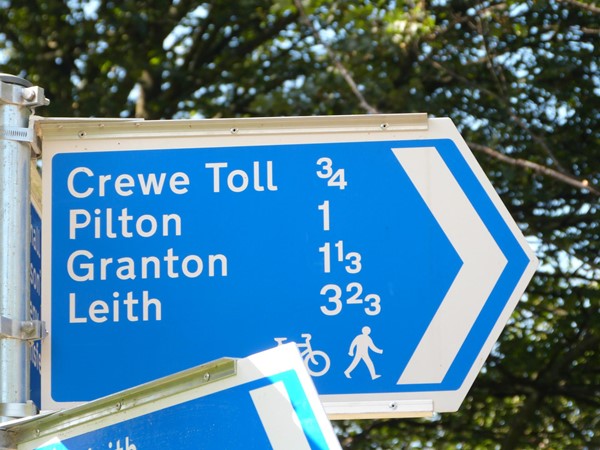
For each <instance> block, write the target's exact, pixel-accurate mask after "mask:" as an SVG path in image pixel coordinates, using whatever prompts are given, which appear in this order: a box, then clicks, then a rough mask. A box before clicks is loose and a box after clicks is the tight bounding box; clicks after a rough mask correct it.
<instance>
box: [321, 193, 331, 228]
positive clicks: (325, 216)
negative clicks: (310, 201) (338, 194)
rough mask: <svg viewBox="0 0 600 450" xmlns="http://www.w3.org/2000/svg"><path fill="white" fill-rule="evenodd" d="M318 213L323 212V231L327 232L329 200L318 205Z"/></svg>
mask: <svg viewBox="0 0 600 450" xmlns="http://www.w3.org/2000/svg"><path fill="white" fill-rule="evenodd" d="M319 211H323V231H329V200H325V201H324V202H323V203H322V204H321V205H319Z"/></svg>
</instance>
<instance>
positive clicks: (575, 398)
mask: <svg viewBox="0 0 600 450" xmlns="http://www.w3.org/2000/svg"><path fill="white" fill-rule="evenodd" d="M599 37H600V6H599V5H598V4H596V3H594V2H593V1H590V0H538V1H533V0H505V1H495V0H475V1H464V0H431V1H426V0H406V1H402V0H396V1H394V0H355V1H352V2H347V1H342V0H337V1H325V0H305V1H303V2H302V3H300V0H273V1H267V0H237V1H230V0H207V1H206V2H195V1H192V0H179V1H172V2H167V1H164V0H160V1H149V0H121V1H116V0H112V1H107V0H98V1H91V2H89V3H87V2H86V3H81V2H80V1H78V0H69V1H67V0H46V1H41V0H0V62H1V63H2V64H3V67H2V68H1V69H0V70H1V71H3V72H8V73H12V74H16V75H21V76H24V77H26V78H28V79H29V80H30V81H32V82H33V83H35V84H38V85H40V86H42V87H44V88H45V89H46V92H47V96H48V97H49V98H50V99H51V101H52V103H51V105H50V106H49V107H47V108H45V109H44V110H43V112H42V113H43V114H44V115H49V116H64V117H73V116H95V117H133V116H137V117H146V118H150V119H159V118H185V117H198V118H211V117H217V116H223V117H234V116H235V117H243V116H278V115H312V114H357V113H365V112H373V111H379V112H394V113H396V112H427V113H429V114H430V115H432V116H450V117H452V118H453V120H454V121H455V123H457V124H458V126H459V127H460V129H461V131H462V133H463V135H464V136H465V139H466V140H467V141H468V142H469V144H470V146H471V148H472V149H473V150H474V151H475V153H476V156H477V158H478V159H479V161H480V163H481V164H482V166H483V167H484V169H485V171H486V173H487V174H488V176H489V177H490V178H491V180H492V182H493V184H494V186H495V187H496V189H497V190H498V192H499V193H500V195H501V196H502V198H503V200H504V201H505V203H506V205H507V206H508V208H509V210H510V212H511V213H512V214H513V215H514V217H515V218H516V220H517V222H518V223H519V225H520V226H521V227H522V229H523V231H524V233H525V234H526V236H527V237H528V238H529V239H530V241H531V243H532V245H533V246H534V248H535V249H536V252H537V254H538V256H539V258H540V260H541V266H540V269H539V271H538V273H537V274H536V276H535V277H534V280H533V282H532V284H531V285H530V287H529V288H528V289H527V293H526V295H525V296H524V297H523V299H522V301H521V302H520V304H519V305H518V307H517V310H516V311H515V313H514V314H513V316H512V318H511V320H510V323H509V325H508V326H507V328H506V330H505V331H504V333H503V335H502V337H501V339H500V341H499V343H498V345H497V346H496V347H495V349H494V351H493V353H492V355H491V356H490V357H489V358H488V360H487V362H486V365H485V367H484V370H483V371H482V373H481V374H480V375H479V377H478V378H477V380H476V382H475V385H474V387H473V389H472V390H471V393H470V394H469V396H468V398H467V399H466V401H465V403H464V404H463V406H462V408H461V409H460V411H459V412H458V413H455V414H445V415H443V416H441V417H434V418H433V419H426V420H424V419H397V420H376V421H355V422H336V427H337V429H338V432H339V435H340V439H341V441H342V442H343V445H344V446H345V448H352V449H380V448H381V449H387V448H397V449H401V448H436V449H489V448H502V449H515V448H519V449H524V448H552V449H560V448H590V449H591V448H599V447H600V435H599V432H598V430H600V357H599V349H600V311H599V308H600V289H599V285H598V284H599V280H600V256H599V255H600V236H599V233H600V212H599V209H600V206H599V202H598V199H599V197H600V186H599V182H600V58H599V56H600V39H599Z"/></svg>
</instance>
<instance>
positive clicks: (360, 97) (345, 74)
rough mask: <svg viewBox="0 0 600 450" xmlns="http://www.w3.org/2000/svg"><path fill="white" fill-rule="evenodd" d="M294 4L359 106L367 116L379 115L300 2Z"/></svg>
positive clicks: (297, 0) (299, 0) (300, 0)
mask: <svg viewBox="0 0 600 450" xmlns="http://www.w3.org/2000/svg"><path fill="white" fill-rule="evenodd" d="M294 4H295V5H296V8H297V9H298V13H299V14H300V19H301V20H302V22H304V24H305V25H306V26H307V27H308V29H309V30H310V31H311V33H312V35H313V36H314V38H315V39H316V41H317V42H318V43H319V44H321V45H322V46H323V47H324V48H325V51H326V52H327V56H328V57H329V59H331V61H332V62H333V64H334V66H335V68H336V69H337V70H338V71H339V72H340V74H341V75H342V77H343V78H344V81H346V84H347V85H348V87H350V90H351V91H352V93H353V94H354V96H355V97H356V98H357V99H358V101H359V103H360V106H361V107H362V108H363V109H364V110H365V111H366V112H367V113H369V114H379V111H378V110H377V109H376V108H375V107H373V106H371V104H369V102H367V100H366V99H365V97H364V96H363V95H362V93H361V92H360V90H359V89H358V86H357V85H356V83H355V82H354V79H353V78H352V75H351V74H350V72H348V70H347V69H346V67H345V66H344V65H343V64H342V62H341V61H340V59H339V58H338V56H337V54H336V53H335V52H334V51H333V49H332V48H331V47H330V46H329V45H328V44H327V43H326V42H325V41H324V40H323V39H322V38H321V35H320V34H319V32H318V31H317V29H316V28H315V27H314V25H313V24H312V22H311V21H310V19H309V18H308V16H307V14H306V11H305V10H304V6H302V0H294Z"/></svg>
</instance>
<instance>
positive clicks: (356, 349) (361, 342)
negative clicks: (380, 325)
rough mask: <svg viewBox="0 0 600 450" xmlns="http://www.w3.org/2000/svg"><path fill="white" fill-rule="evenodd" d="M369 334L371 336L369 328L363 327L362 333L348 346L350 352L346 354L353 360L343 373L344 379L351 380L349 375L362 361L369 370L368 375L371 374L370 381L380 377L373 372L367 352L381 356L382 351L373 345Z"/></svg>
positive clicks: (373, 368) (371, 362)
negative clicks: (370, 351) (352, 357)
mask: <svg viewBox="0 0 600 450" xmlns="http://www.w3.org/2000/svg"><path fill="white" fill-rule="evenodd" d="M369 334H371V328H370V327H363V328H362V333H361V334H359V335H358V336H356V337H355V338H354V339H353V340H352V344H350V350H349V351H348V354H349V355H350V356H354V359H353V360H352V363H350V366H348V368H347V369H346V370H345V371H344V375H346V378H352V377H351V376H350V374H351V373H352V371H353V370H354V369H355V368H356V366H357V365H358V363H360V362H361V361H364V363H365V364H366V366H367V368H368V369H369V373H370V374H371V379H372V380H375V379H377V378H379V377H380V376H381V375H378V374H377V372H375V366H374V365H373V361H371V356H370V355H369V350H373V351H374V352H375V353H379V354H382V353H383V350H382V349H380V348H378V347H377V346H376V345H375V343H374V342H373V339H371V336H369Z"/></svg>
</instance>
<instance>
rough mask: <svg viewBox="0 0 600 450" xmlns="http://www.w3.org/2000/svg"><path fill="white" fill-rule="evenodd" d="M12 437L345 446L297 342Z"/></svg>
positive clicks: (21, 443) (47, 444) (45, 444)
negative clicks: (330, 418) (116, 405)
mask: <svg viewBox="0 0 600 450" xmlns="http://www.w3.org/2000/svg"><path fill="white" fill-rule="evenodd" d="M205 380H206V381H205ZM115 404H118V405H119V407H118V408H115V407H114V405H115ZM31 429H35V430H36V431H35V434H34V433H33V432H31ZM0 431H1V430H0ZM10 432H12V433H13V435H14V436H16V441H17V443H18V445H17V447H16V448H17V449H18V450H31V449H39V450H66V449H69V450H76V449H96V448H103V449H104V448H107V449H113V450H141V449H149V448H160V449H164V450H169V449H177V450H184V449H198V448H207V449H208V448H215V449H216V448H224V449H233V448H244V449H265V448H273V449H282V450H311V449H312V450H332V449H340V448H341V447H340V445H339V442H338V440H337V437H336V436H335V433H334V432H333V428H332V427H331V423H330V422H329V420H327V416H326V415H325V411H324V410H323V407H322V405H321V403H320V402H319V398H318V395H317V392H316V390H315V387H314V384H313V383H312V381H311V378H310V376H309V375H308V373H307V372H306V369H305V367H304V365H303V361H302V360H301V358H300V356H299V353H298V350H297V348H296V347H295V346H294V345H293V344H290V345H286V346H282V347H277V348H274V349H271V350H267V351H265V352H261V353H259V354H255V355H251V356H250V357H248V358H244V359H240V360H237V361H234V360H226V359H222V360H219V361H216V362H214V363H209V364H207V365H204V366H199V367H197V368H194V369H190V370H187V371H185V372H182V373H178V374H175V375H171V376H169V377H166V378H163V379H160V380H157V381H155V382H152V383H149V384H146V385H143V386H140V387H136V388H133V389H130V390H127V391H123V392H121V393H118V394H113V395H112V396H110V397H106V398H103V399H100V400H97V401H94V402H90V403H88V404H85V405H83V406H81V407H76V408H73V409H72V410H66V411H63V412H61V414H60V417H58V418H55V417H53V416H52V415H50V416H47V417H40V418H38V419H33V420H31V421H29V422H27V423H25V424H22V425H19V424H18V425H16V427H13V428H12V429H10Z"/></svg>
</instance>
